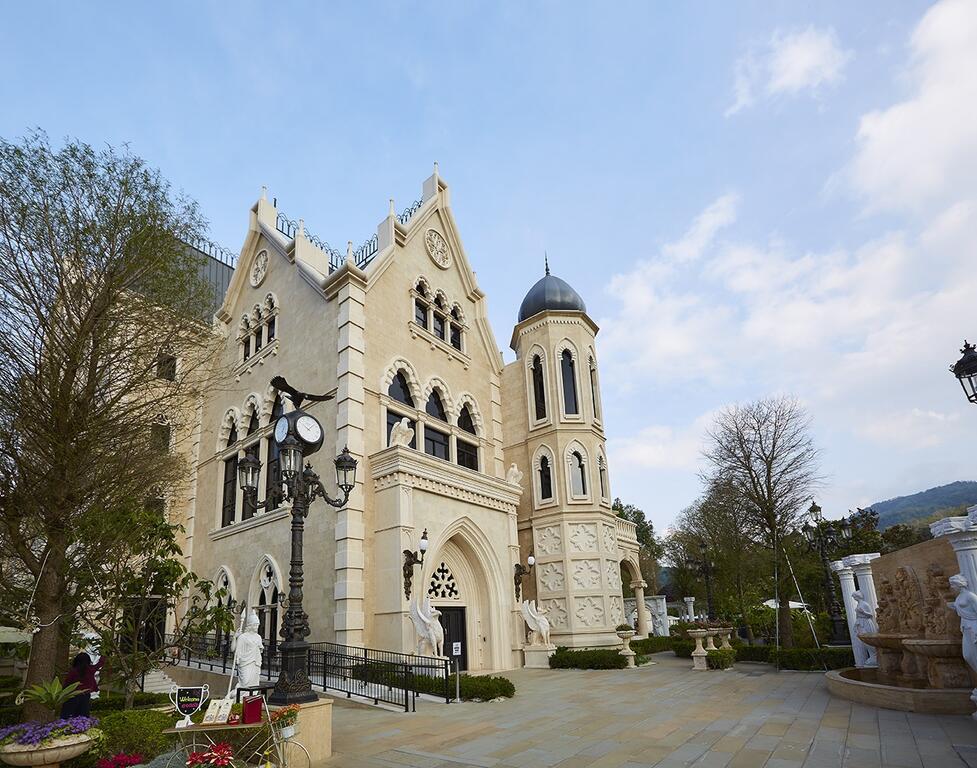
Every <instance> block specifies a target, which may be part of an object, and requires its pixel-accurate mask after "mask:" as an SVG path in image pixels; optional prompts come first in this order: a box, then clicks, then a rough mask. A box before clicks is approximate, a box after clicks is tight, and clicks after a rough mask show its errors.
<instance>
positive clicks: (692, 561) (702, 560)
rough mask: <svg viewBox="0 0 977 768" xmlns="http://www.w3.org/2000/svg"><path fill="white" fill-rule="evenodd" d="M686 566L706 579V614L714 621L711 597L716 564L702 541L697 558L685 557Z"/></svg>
mask: <svg viewBox="0 0 977 768" xmlns="http://www.w3.org/2000/svg"><path fill="white" fill-rule="evenodd" d="M686 566H687V567H688V568H691V569H692V570H693V571H696V572H697V573H698V574H699V575H700V576H702V578H704V579H705V580H706V616H707V618H708V619H709V621H715V620H716V605H715V603H714V602H713V599H712V577H713V574H715V572H716V564H715V563H714V562H713V561H712V560H711V559H710V558H709V557H708V548H707V547H706V543H705V542H704V541H700V542H699V558H698V559H696V558H693V557H691V556H690V557H687V558H686Z"/></svg>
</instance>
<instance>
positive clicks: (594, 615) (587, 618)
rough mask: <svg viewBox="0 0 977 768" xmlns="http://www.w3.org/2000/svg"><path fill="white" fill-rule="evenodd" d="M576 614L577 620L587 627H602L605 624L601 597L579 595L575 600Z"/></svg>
mask: <svg viewBox="0 0 977 768" xmlns="http://www.w3.org/2000/svg"><path fill="white" fill-rule="evenodd" d="M575 605H576V610H575V611H574V614H575V615H576V617H577V621H579V622H580V623H581V624H583V625H584V626H585V627H600V626H603V625H604V605H603V601H602V600H601V598H599V597H578V598H577V599H576V601H575Z"/></svg>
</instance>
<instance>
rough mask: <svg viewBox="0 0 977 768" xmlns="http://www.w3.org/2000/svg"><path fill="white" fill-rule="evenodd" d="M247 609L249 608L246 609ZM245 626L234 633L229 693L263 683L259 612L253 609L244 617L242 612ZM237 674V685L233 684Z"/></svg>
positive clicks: (228, 685) (262, 642)
mask: <svg viewBox="0 0 977 768" xmlns="http://www.w3.org/2000/svg"><path fill="white" fill-rule="evenodd" d="M245 610H247V609H245ZM241 621H242V623H243V625H244V626H243V627H242V628H241V629H239V630H238V631H237V632H235V633H234V637H233V638H232V640H231V648H232V649H233V650H234V666H233V668H232V674H231V679H230V680H229V681H228V684H227V695H228V697H230V695H231V693H232V692H233V691H234V690H237V689H238V688H255V687H257V686H258V685H259V684H260V683H261V653H262V651H263V650H264V640H263V638H262V637H261V635H259V634H258V623H259V622H258V614H257V613H255V612H254V611H251V612H250V613H248V614H247V620H245V618H244V611H242V612H241ZM235 676H237V685H236V686H233V687H232V686H231V683H232V682H233V681H234V677H235Z"/></svg>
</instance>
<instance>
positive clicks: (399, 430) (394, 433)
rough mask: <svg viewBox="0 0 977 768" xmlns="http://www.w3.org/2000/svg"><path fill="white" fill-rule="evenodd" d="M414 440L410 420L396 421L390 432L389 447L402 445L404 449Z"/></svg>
mask: <svg viewBox="0 0 977 768" xmlns="http://www.w3.org/2000/svg"><path fill="white" fill-rule="evenodd" d="M413 439H414V429H413V427H411V425H410V419H408V418H406V417H405V418H403V419H401V420H400V421H398V422H397V423H396V424H394V425H393V427H392V428H391V430H390V445H391V446H394V445H402V446H404V447H406V446H408V445H410V441H411V440H413Z"/></svg>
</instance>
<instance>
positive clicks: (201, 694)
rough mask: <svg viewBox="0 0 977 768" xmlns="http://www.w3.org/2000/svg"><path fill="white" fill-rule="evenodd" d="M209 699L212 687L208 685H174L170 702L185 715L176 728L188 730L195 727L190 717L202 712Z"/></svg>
mask: <svg viewBox="0 0 977 768" xmlns="http://www.w3.org/2000/svg"><path fill="white" fill-rule="evenodd" d="M209 697H210V687H209V686H207V685H190V686H183V685H174V686H173V687H172V688H170V702H172V704H173V706H174V707H175V708H176V711H177V712H179V713H180V714H181V715H183V719H182V720H181V721H180V722H178V723H177V724H176V727H177V728H186V727H187V726H188V725H193V721H192V720H191V719H190V717H191V716H192V715H195V714H196V713H197V712H199V711H200V708H201V707H202V706H203V705H204V703H205V702H206V701H207V699H208V698H209Z"/></svg>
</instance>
